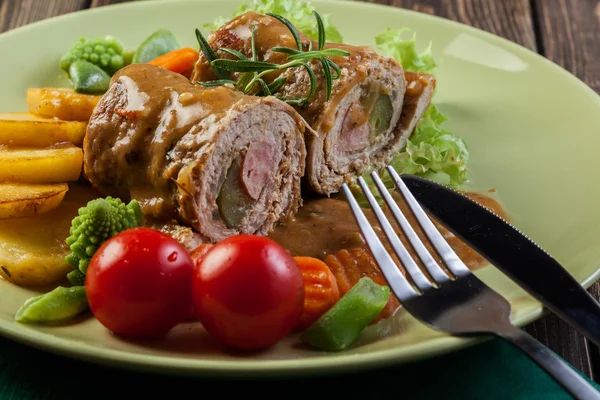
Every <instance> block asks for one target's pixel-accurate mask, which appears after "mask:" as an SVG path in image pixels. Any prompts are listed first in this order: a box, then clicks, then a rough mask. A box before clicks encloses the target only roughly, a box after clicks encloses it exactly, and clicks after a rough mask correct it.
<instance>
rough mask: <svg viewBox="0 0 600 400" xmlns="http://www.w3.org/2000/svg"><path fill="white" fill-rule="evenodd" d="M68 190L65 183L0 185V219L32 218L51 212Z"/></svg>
mask: <svg viewBox="0 0 600 400" xmlns="http://www.w3.org/2000/svg"><path fill="white" fill-rule="evenodd" d="M68 190H69V186H68V185H67V184H66V183H52V184H45V185H40V184H28V183H0V219H8V218H26V217H33V216H35V215H39V214H44V213H47V212H48V211H52V210H54V209H55V208H56V207H58V206H59V205H60V203H61V201H62V200H63V198H64V197H65V194H66V193H67V191H68Z"/></svg>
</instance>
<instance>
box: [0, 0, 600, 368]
mask: <svg viewBox="0 0 600 400" xmlns="http://www.w3.org/2000/svg"><path fill="white" fill-rule="evenodd" d="M314 4H315V6H316V7H317V9H318V11H320V12H321V13H323V14H331V19H332V21H333V22H334V23H335V24H337V25H338V26H339V27H340V29H341V32H342V34H343V35H344V37H345V40H346V41H347V42H349V43H353V44H368V45H373V44H374V43H373V36H374V35H375V34H377V33H379V32H380V31H381V30H382V29H384V28H385V27H392V28H400V27H410V28H413V29H415V30H416V31H417V34H418V43H419V45H420V46H423V47H424V46H426V45H427V44H428V42H429V41H430V40H431V41H433V52H434V54H435V56H436V57H437V58H438V59H439V60H440V61H441V63H442V65H441V66H440V68H439V71H438V73H437V77H438V91H437V93H436V96H435V102H436V103H437V104H438V105H439V106H440V108H441V109H442V111H443V112H444V113H446V114H448V115H449V116H450V118H451V120H450V121H449V122H448V123H447V124H448V126H449V127H450V128H451V129H452V130H453V131H455V132H457V133H460V134H461V135H463V136H464V137H465V138H466V140H467V143H468V144H469V146H470V152H471V156H472V159H471V161H470V164H469V165H470V168H471V169H472V171H473V180H472V187H473V188H474V189H478V190H489V189H492V188H493V189H496V190H497V195H498V197H499V199H500V200H501V201H502V203H503V204H504V205H505V207H506V209H507V210H508V211H509V213H510V214H511V217H512V220H513V221H514V224H515V225H516V226H517V227H518V228H520V229H522V230H523V231H524V232H526V233H527V234H529V235H530V236H531V237H532V238H533V239H534V240H535V241H537V242H538V243H539V244H540V245H541V246H542V247H544V248H545V249H547V250H548V251H549V252H550V253H551V254H552V255H553V256H554V257H555V258H556V259H557V260H558V261H559V262H560V263H561V264H562V265H564V267H565V268H566V269H568V270H569V272H570V273H572V274H573V275H574V276H575V278H576V279H577V280H578V281H579V282H581V283H582V284H583V285H584V286H589V285H590V284H591V283H592V282H593V281H594V280H595V279H596V278H597V277H598V271H599V264H600V212H598V198H600V185H598V183H597V173H598V172H597V171H598V167H600V164H599V162H598V158H597V149H598V148H600V135H598V132H597V131H598V126H600V100H599V97H598V96H597V95H596V94H595V93H594V92H593V91H592V90H590V89H589V88H588V87H587V86H586V85H584V84H583V83H582V82H580V81H579V80H577V79H576V78H575V77H573V76H572V75H570V74H569V73H567V72H566V71H564V70H562V69H561V68H559V67H558V66H556V65H554V64H552V63H550V62H549V61H547V60H546V59H544V58H542V57H540V56H539V55H537V54H535V53H533V52H531V51H529V50H527V49H525V48H522V47H520V46H517V45H515V44H513V43H510V42H508V41H506V40H503V39H500V38H498V37H495V36H492V35H490V34H487V33H484V32H482V31H479V30H476V29H473V28H470V27H467V26H463V25H460V24H457V23H454V22H450V21H447V20H443V19H440V18H436V17H432V16H429V15H425V14H419V13H415V12H410V11H405V10H401V9H398V8H389V7H384V6H377V5H371V4H363V3H352V2H340V1H314ZM237 5H238V0H206V1H199V0H189V1H177V0H169V1H166V0H165V1H145V2H133V3H127V4H123V5H118V6H109V7H102V8H98V9H94V10H90V11H83V12H77V13H74V14H70V15H66V16H62V17H59V18H55V19H51V20H47V21H43V22H40V23H36V24H32V25H30V26H26V27H24V28H20V29H17V30H14V31H12V32H8V33H6V34H2V35H0V54H4V55H5V56H6V57H4V59H5V62H3V63H2V64H1V65H0V72H1V73H0V76H1V77H2V78H0V81H1V82H2V84H1V87H2V95H1V96H0V111H25V110H26V106H25V90H26V88H28V87H40V86H49V85H66V84H67V82H66V80H65V78H64V75H63V73H62V71H60V70H59V69H58V66H57V65H58V59H59V57H60V55H61V54H62V53H63V52H64V51H65V50H66V49H67V48H68V47H69V46H70V45H71V44H72V43H73V42H74V41H75V40H76V39H77V38H78V37H79V36H82V35H85V36H95V35H105V34H112V35H114V36H116V37H118V38H121V39H122V40H124V41H125V42H126V44H127V45H129V46H131V47H134V46H136V45H137V44H138V43H140V42H141V41H142V40H143V39H144V38H145V37H146V36H148V35H149V34H150V33H152V32H153V31H154V30H156V29H158V28H168V29H171V30H172V31H173V32H174V33H175V34H176V35H177V37H179V38H180V39H181V42H182V44H185V45H190V46H194V47H196V43H195V39H194V29H195V28H196V27H200V26H201V24H203V23H206V22H210V21H212V20H213V18H214V17H216V16H218V15H231V13H232V11H233V10H234V9H235V7H237ZM6 60H10V62H7V61H6ZM506 250H507V251H510V249H506ZM478 275H479V276H481V278H482V279H483V280H484V281H485V282H487V283H488V284H490V285H491V286H492V287H493V288H495V289H496V290H498V291H499V292H500V293H502V294H503V295H504V296H505V297H507V298H508V299H509V300H510V302H511V304H512V306H513V314H512V318H513V321H514V322H515V323H516V324H518V325H524V324H526V323H528V322H531V321H533V320H534V319H535V318H538V317H540V316H541V315H542V308H541V307H540V304H539V303H538V302H536V301H534V300H533V299H532V298H531V297H530V296H528V295H527V294H526V293H525V292H524V291H523V290H521V289H520V288H519V287H517V286H516V285H515V284H513V283H512V282H511V281H510V280H508V279H507V278H506V277H505V276H504V275H502V274H501V273H500V272H499V271H498V270H496V269H495V268H494V267H492V266H487V267H485V268H483V269H481V270H480V271H478ZM538 278H539V279H544V276H539V277H538ZM35 293H36V292H34V291H32V290H28V289H24V288H20V287H17V286H14V285H12V284H9V283H7V282H6V281H2V282H0V332H1V333H2V334H3V335H5V336H7V337H10V338H13V339H15V340H18V341H21V342H24V343H28V344H30V345H32V346H36V347H39V348H42V349H45V350H48V351H52V352H54V353H58V354H62V355H65V356H70V357H76V358H80V359H86V360H90V361H94V362H100V363H104V364H110V365H114V366H120V367H128V368H137V369H143V370H155V371H159V372H164V373H178V374H192V375H193V374H196V375H199V374H213V375H239V376H251V375H264V376H273V375H283V374H288V375H300V374H323V373H331V372H340V371H348V370H358V369H362V368H368V367H375V366H383V365H388V364H392V363H402V362H409V361H411V360H415V359H420V358H425V357H431V356H434V355H439V354H442V353H444V352H449V351H454V350H457V349H459V348H461V347H464V346H466V345H470V344H473V343H475V341H473V340H465V339H458V338H453V337H449V336H447V335H444V334H441V333H438V332H435V331H433V330H431V329H429V328H426V327H424V326H423V325H421V324H419V323H418V322H416V321H415V320H414V319H412V318H411V317H409V316H407V315H406V314H405V313H399V315H397V316H396V317H394V318H391V319H390V320H388V321H386V322H384V323H382V324H379V325H377V326H374V327H371V328H369V329H367V330H366V331H365V332H364V334H363V335H362V336H361V337H360V339H359V340H358V342H357V343H355V346H354V347H353V348H351V349H349V350H347V351H344V352H340V353H326V352H319V351H313V350H309V349H306V348H303V347H301V346H299V345H298V341H297V338H296V337H290V338H288V339H286V340H283V341H282V342H280V343H279V344H278V345H276V346H275V347H273V348H271V349H269V350H268V351H265V352H261V353H254V354H246V355H240V354H234V353H229V352H226V351H224V350H223V349H222V348H221V347H219V346H218V345H217V344H216V343H215V341H214V340H213V339H211V338H210V337H209V336H208V335H207V334H206V333H205V332H204V331H203V330H202V328H201V327H200V326H199V324H197V323H189V324H182V325H180V326H178V327H176V328H175V329H174V330H173V331H172V332H171V333H170V334H169V336H168V337H167V338H166V340H164V341H154V342H134V341H125V340H122V339H119V338H117V337H115V336H113V335H112V334H111V333H109V332H108V330H106V329H105V328H104V327H102V326H101V325H100V324H99V323H98V322H97V321H96V320H95V319H93V318H87V319H84V320H82V321H80V322H78V323H76V324H71V325H65V326H59V327H37V326H26V325H19V324H16V323H15V322H14V321H13V315H14V313H15V311H16V310H17V309H18V308H19V306H20V305H21V304H22V303H23V302H24V301H25V299H27V298H28V297H30V296H32V295H34V294H35Z"/></svg>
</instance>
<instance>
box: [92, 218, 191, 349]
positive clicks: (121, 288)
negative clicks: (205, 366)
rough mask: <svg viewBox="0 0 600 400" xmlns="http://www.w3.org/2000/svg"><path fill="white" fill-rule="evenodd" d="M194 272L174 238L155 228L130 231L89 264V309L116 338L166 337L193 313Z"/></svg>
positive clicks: (112, 240)
mask: <svg viewBox="0 0 600 400" xmlns="http://www.w3.org/2000/svg"><path fill="white" fill-rule="evenodd" d="M193 271H194V264H193V262H192V260H191V258H190V256H189V255H188V253H187V252H186V250H185V248H184V247H183V246H182V245H181V244H179V242H177V241H176V240H175V239H173V238H172V237H170V236H168V235H166V234H164V233H162V232H160V231H157V230H155V229H150V228H133V229H128V230H125V231H123V232H121V233H119V234H118V235H116V236H113V237H112V238H110V239H109V240H107V241H106V242H105V243H104V244H103V245H102V246H101V247H100V248H99V249H98V251H97V252H96V254H95V255H94V257H93V258H92V260H91V261H90V265H89V267H88V270H87V273H86V279H85V289H86V293H87V297H88V302H89V305H90V309H91V310H92V313H93V314H94V316H95V317H96V318H97V319H98V321H100V323H101V324H102V325H104V326H105V327H106V328H108V329H110V330H111V331H112V332H114V333H115V334H118V335H122V336H132V337H156V336H162V335H164V334H166V333H167V332H168V331H169V330H170V329H171V328H173V327H174V326H175V325H177V324H178V323H180V322H182V321H183V320H184V319H185V318H186V317H187V316H188V314H189V309H190V305H191V304H192V303H191V301H192V299H191V292H190V284H191V279H192V276H193Z"/></svg>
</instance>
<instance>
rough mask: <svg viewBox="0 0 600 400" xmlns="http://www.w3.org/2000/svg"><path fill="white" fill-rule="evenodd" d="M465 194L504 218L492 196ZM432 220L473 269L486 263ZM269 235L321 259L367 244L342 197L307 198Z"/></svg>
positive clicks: (378, 229)
mask: <svg viewBox="0 0 600 400" xmlns="http://www.w3.org/2000/svg"><path fill="white" fill-rule="evenodd" d="M465 194H467V195H468V196H469V197H470V198H471V199H472V200H474V201H476V202H477V203H479V204H481V205H483V206H485V207H487V208H489V209H491V210H493V211H494V212H496V213H497V214H498V215H500V216H502V217H503V218H506V219H507V215H506V213H505V212H504V210H503V209H502V206H501V205H500V203H498V202H497V201H496V200H495V199H493V198H491V197H489V196H486V195H484V194H480V193H476V192H467V193H465ZM393 196H394V199H395V200H396V202H397V204H398V205H399V206H400V209H401V210H402V212H403V213H404V215H405V216H406V218H407V220H408V221H409V223H410V224H411V226H412V227H413V228H414V229H415V231H416V232H417V233H418V235H419V237H421V239H422V240H423V242H424V243H425V244H426V246H427V248H428V250H429V251H430V253H431V254H432V255H434V257H435V258H436V259H437V261H438V263H440V265H443V263H442V261H441V259H440V257H439V256H438V255H437V253H436V252H435V251H434V249H433V248H432V246H431V245H430V244H429V242H427V240H426V237H425V235H424V233H423V232H422V231H421V230H420V229H418V223H417V221H416V219H415V217H414V216H413V215H412V213H411V212H410V209H409V208H408V206H407V204H406V203H405V202H404V200H403V198H402V196H401V195H399V194H398V193H395V192H394V193H393ZM364 211H365V214H366V215H367V218H368V219H369V221H371V223H372V226H373V227H374V229H375V231H376V232H377V234H378V235H379V237H380V239H381V241H382V242H383V244H384V245H385V247H386V249H387V250H388V252H390V254H393V249H392V248H391V246H390V244H389V242H388V241H387V239H386V238H385V235H384V233H383V231H382V229H381V227H380V226H379V224H378V222H377V219H376V218H375V215H374V214H373V212H372V211H371V210H370V209H365V210H364ZM384 211H385V214H386V215H387V217H388V218H389V220H390V221H393V223H392V225H393V226H394V228H395V229H396V232H397V233H398V235H399V236H400V239H401V240H402V243H403V244H404V246H405V247H406V248H407V249H408V251H409V252H410V253H411V255H412V256H413V258H414V259H415V260H418V257H417V255H416V253H415V251H414V249H413V248H412V246H411V245H410V243H409V242H408V239H407V238H406V237H405V236H404V235H403V234H402V233H401V232H400V228H399V227H398V226H397V225H396V223H395V221H394V218H393V216H392V215H391V213H390V212H389V209H388V208H387V207H385V208H384ZM434 223H435V225H436V227H437V228H438V229H439V230H440V232H442V234H443V235H444V237H445V238H446V240H447V241H448V244H449V245H450V246H451V247H452V248H453V249H454V251H456V253H457V255H458V256H459V258H460V259H462V260H463V262H464V263H465V264H466V265H467V266H468V267H469V268H470V269H472V270H474V269H477V268H480V267H482V266H484V265H486V264H488V262H487V261H486V260H485V259H484V258H483V257H481V256H480V255H479V254H478V253H476V252H475V251H474V250H472V249H471V248H470V247H469V246H467V245H466V244H465V243H464V242H462V241H461V240H460V239H459V238H457V237H456V236H455V235H453V234H452V233H450V232H449V231H448V230H447V229H445V228H444V227H443V226H441V225H440V224H438V223H437V222H435V221H434ZM269 237H270V238H271V239H273V240H275V241H276V242H277V243H279V244H280V245H282V246H283V247H284V248H285V249H286V250H287V251H289V252H290V253H291V254H292V255H293V256H311V257H316V258H319V259H321V260H323V259H325V257H326V256H327V255H328V254H335V253H337V252H338V251H340V250H343V249H351V248H363V249H366V250H368V246H367V244H366V242H365V241H364V239H363V237H362V235H361V233H360V230H359V228H358V225H357V224H356V220H355V219H354V216H353V215H352V213H351V211H350V207H349V206H348V204H347V203H346V201H345V200H341V199H338V198H333V197H331V198H318V199H311V200H306V201H305V203H304V205H303V206H302V207H301V208H300V210H299V211H298V213H297V214H296V215H295V216H294V217H292V218H290V219H289V220H288V221H286V222H284V223H281V224H280V225H279V226H277V227H276V228H275V229H274V230H273V231H272V232H271V234H270V235H269Z"/></svg>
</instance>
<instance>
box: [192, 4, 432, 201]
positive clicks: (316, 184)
mask: <svg viewBox="0 0 600 400" xmlns="http://www.w3.org/2000/svg"><path fill="white" fill-rule="evenodd" d="M253 35H254V44H255V49H256V53H257V54H256V56H257V59H258V61H264V62H268V63H273V64H278V65H282V64H285V63H288V62H289V59H288V57H289V53H287V54H286V53H285V52H281V51H279V50H277V48H278V47H286V48H290V49H297V45H296V41H295V39H294V36H293V35H292V33H291V31H290V29H289V27H287V26H286V25H285V24H284V23H283V22H281V21H280V20H279V19H277V18H275V17H272V16H269V15H263V14H258V13H255V12H252V11H249V12H246V13H244V14H242V15H240V16H238V17H236V18H234V19H233V20H231V21H229V22H228V23H226V24H225V25H223V26H221V27H220V28H219V29H218V30H217V31H215V32H214V33H212V34H211V35H210V36H208V37H207V39H206V40H207V43H208V45H210V47H211V48H212V49H213V50H214V52H215V54H216V56H217V57H218V58H222V59H235V54H232V53H231V51H227V50H225V51H223V50H222V49H223V48H225V49H230V50H234V51H237V52H239V53H242V54H243V55H244V56H246V57H248V58H251V56H252V36H253ZM300 41H301V43H302V47H303V49H304V50H305V51H308V50H309V45H310V46H311V47H310V48H312V49H315V48H317V46H318V44H317V43H316V42H315V41H312V40H311V39H310V38H309V37H307V36H305V35H302V34H300ZM323 48H324V49H333V48H335V49H340V50H343V51H346V52H347V54H348V55H343V56H341V55H337V56H331V57H329V59H330V60H331V61H333V62H334V63H335V64H336V65H337V66H338V67H339V69H340V73H339V77H338V78H337V79H335V80H334V81H333V86H332V90H331V96H330V97H329V99H327V95H326V93H327V90H326V78H325V74H324V71H323V68H324V67H323V65H322V62H321V60H318V59H314V60H311V61H310V64H309V65H310V68H311V69H312V70H313V72H314V76H316V78H317V80H316V83H317V84H316V91H315V92H314V94H313V95H312V96H310V97H308V96H309V94H310V92H311V84H310V83H311V79H310V76H309V73H308V71H307V70H306V69H305V68H304V67H294V68H289V69H282V70H281V71H275V72H272V73H269V74H268V75H266V76H265V81H266V83H267V84H269V83H272V82H273V81H274V80H276V79H281V78H282V77H284V78H285V83H284V84H283V85H282V86H281V87H280V88H278V89H277V91H276V93H274V94H275V95H276V96H277V97H279V98H282V99H285V100H286V101H289V100H290V99H292V100H293V99H299V98H306V97H308V101H307V102H306V103H304V104H295V105H294V107H295V108H296V110H297V111H298V112H299V113H300V114H301V115H302V117H304V119H305V120H306V121H307V123H308V124H309V125H310V126H311V127H312V128H313V129H314V130H315V131H316V132H317V135H316V136H311V137H308V138H307V140H306V143H307V151H308V156H307V166H306V168H307V170H306V182H307V183H309V185H310V187H311V188H312V189H314V190H315V191H316V192H318V193H321V194H326V195H329V194H331V193H334V192H337V191H338V190H339V188H340V187H341V184H342V183H343V182H345V181H348V180H350V179H352V178H354V177H356V176H357V175H360V174H361V173H363V172H364V171H365V170H366V169H367V168H371V167H372V168H378V167H383V166H385V165H386V164H387V163H388V162H389V161H390V160H391V158H392V157H393V156H394V155H395V154H396V153H397V152H398V151H399V150H400V149H402V148H403V147H404V146H405V145H406V141H407V139H408V137H409V136H410V135H411V133H412V131H413V129H414V127H415V125H416V122H417V121H418V120H419V119H420V117H421V116H422V114H423V112H424V111H425V109H426V108H427V106H428V105H429V102H430V100H431V95H432V93H433V89H434V87H435V80H434V78H433V77H432V76H431V75H425V74H419V75H416V74H405V71H404V70H403V68H402V66H401V65H400V64H399V63H398V62H397V61H396V60H395V59H393V58H390V57H382V56H380V55H378V54H377V53H376V52H375V51H373V50H372V49H371V48H370V47H366V46H350V45H346V44H338V43H326V44H325V46H324V47H323ZM214 68H215V67H214V65H211V64H210V63H208V62H207V58H206V55H205V54H204V52H201V54H200V58H199V60H198V62H197V64H196V67H195V70H194V73H193V74H192V78H191V79H192V81H193V82H207V81H215V80H217V78H218V76H217V73H216V72H218V71H215V69H214ZM333 73H334V74H335V71H333ZM231 76H232V79H233V80H235V81H236V80H237V79H239V77H240V73H238V72H234V73H231ZM221 78H222V77H221ZM290 104H293V102H290Z"/></svg>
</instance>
